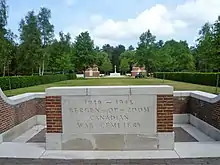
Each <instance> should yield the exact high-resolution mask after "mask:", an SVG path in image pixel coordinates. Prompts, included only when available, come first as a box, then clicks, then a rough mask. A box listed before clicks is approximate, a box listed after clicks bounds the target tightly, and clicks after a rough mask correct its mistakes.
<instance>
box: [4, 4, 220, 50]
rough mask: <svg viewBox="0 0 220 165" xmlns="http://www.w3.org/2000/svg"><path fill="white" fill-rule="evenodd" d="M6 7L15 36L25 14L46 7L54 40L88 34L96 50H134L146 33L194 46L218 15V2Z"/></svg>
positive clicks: (21, 5) (12, 5)
mask: <svg viewBox="0 0 220 165" xmlns="http://www.w3.org/2000/svg"><path fill="white" fill-rule="evenodd" d="M7 4H8V5H9V18H8V27H9V28H10V29H11V30H12V31H13V32H14V33H16V34H18V28H19V22H20V20H21V19H22V18H24V17H25V15H26V14H27V12H28V11H30V10H34V11H36V12H38V11H39V9H40V7H47V8H49V9H50V10H51V12H52V18H51V23H52V24H53V25H54V26H55V34H56V36H58V33H59V31H63V32H64V33H67V32H69V33H70V34H71V35H72V38H73V39H74V38H75V37H76V36H77V35H79V34H80V33H81V32H84V31H89V33H90V35H91V38H92V39H93V40H94V43H95V45H98V46H102V45H104V44H111V45H114V46H115V45H118V44H123V45H125V46H126V47H128V46H129V45H134V46H136V45H137V42H138V40H139V36H140V35H141V33H143V32H145V31H147V30H148V29H150V30H151V32H152V33H153V35H156V37H157V40H160V39H162V40H170V39H175V40H186V41H187V42H188V43H189V45H193V44H195V39H196V38H197V37H198V32H199V30H200V28H201V26H202V25H203V24H205V23H206V22H210V23H213V22H214V21H215V20H217V17H218V15H220V0H35V1H34V0H7Z"/></svg>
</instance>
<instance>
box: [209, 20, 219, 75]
mask: <svg viewBox="0 0 220 165" xmlns="http://www.w3.org/2000/svg"><path fill="white" fill-rule="evenodd" d="M213 31H214V32H213V33H214V42H212V43H213V45H214V48H213V51H214V53H213V54H212V57H211V58H212V61H213V66H214V68H215V71H220V62H219V61H220V16H218V19H217V20H216V21H215V23H214V25H213Z"/></svg>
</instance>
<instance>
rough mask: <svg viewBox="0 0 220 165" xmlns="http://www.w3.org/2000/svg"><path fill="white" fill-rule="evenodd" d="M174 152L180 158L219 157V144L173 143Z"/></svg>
mask: <svg viewBox="0 0 220 165" xmlns="http://www.w3.org/2000/svg"><path fill="white" fill-rule="evenodd" d="M175 151H176V152H177V154H178V155H179V156H180V158H201V157H219V155H220V142H203V143H202V142H199V143H198V142H189V143H188V142H187V143H175Z"/></svg>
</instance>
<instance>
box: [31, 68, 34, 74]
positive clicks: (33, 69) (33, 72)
mask: <svg viewBox="0 0 220 165" xmlns="http://www.w3.org/2000/svg"><path fill="white" fill-rule="evenodd" d="M31 72H32V76H33V75H34V69H33V68H32V70H31Z"/></svg>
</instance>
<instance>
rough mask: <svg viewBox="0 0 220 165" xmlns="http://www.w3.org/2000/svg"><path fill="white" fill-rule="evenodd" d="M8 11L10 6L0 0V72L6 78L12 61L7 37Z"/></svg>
mask: <svg viewBox="0 0 220 165" xmlns="http://www.w3.org/2000/svg"><path fill="white" fill-rule="evenodd" d="M7 10H8V6H7V4H6V1H5V0H0V71H1V70H2V72H3V76H5V71H6V66H7V63H8V61H9V59H10V56H9V53H8V52H9V51H10V50H8V49H7V48H8V41H7V39H6V35H7V29H6V25H7V18H8V16H7Z"/></svg>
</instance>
